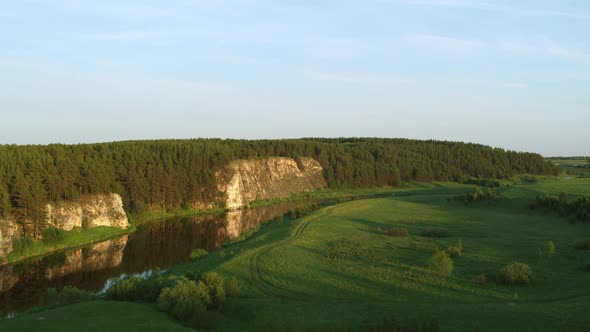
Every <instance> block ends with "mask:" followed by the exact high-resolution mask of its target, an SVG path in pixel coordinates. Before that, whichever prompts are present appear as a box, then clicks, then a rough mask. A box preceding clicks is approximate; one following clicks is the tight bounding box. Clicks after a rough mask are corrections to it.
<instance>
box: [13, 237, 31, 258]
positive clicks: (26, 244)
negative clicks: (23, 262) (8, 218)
mask: <svg viewBox="0 0 590 332" xmlns="http://www.w3.org/2000/svg"><path fill="white" fill-rule="evenodd" d="M34 244H35V240H33V238H32V237H30V236H23V237H19V238H16V239H14V240H12V248H13V250H12V252H11V254H14V255H19V256H23V255H26V253H27V252H28V251H29V250H30V249H31V248H32V247H33V245H34Z"/></svg>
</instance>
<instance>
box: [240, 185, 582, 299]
mask: <svg viewBox="0 0 590 332" xmlns="http://www.w3.org/2000/svg"><path fill="white" fill-rule="evenodd" d="M463 193H464V192H463ZM452 194H456V193H449V192H446V193H401V195H399V196H420V195H452ZM393 196H398V195H396V194H394V195H393ZM374 198H375V197H371V198H366V199H374ZM355 201H356V200H355ZM355 201H351V202H347V203H342V204H338V205H335V206H330V207H327V208H324V209H322V210H320V211H318V212H317V213H316V214H315V215H311V216H309V217H304V218H302V219H301V221H300V222H299V224H298V225H297V228H296V229H295V232H293V233H292V235H291V236H290V237H289V238H287V239H284V240H281V241H277V242H273V243H269V244H266V245H264V246H261V247H259V248H257V249H256V251H255V252H254V253H253V254H252V255H251V256H250V259H249V269H250V276H251V282H252V283H253V284H254V285H255V286H256V288H258V290H260V292H262V293H263V294H266V295H269V296H274V297H278V298H284V299H292V300H299V301H318V300H320V301H321V300H324V301H330V302H338V303H367V302H389V301H385V300H379V299H363V300H360V299H358V300H355V299H344V298H339V297H330V296H323V295H314V294H308V293H303V292H296V291H292V290H289V289H287V288H283V287H280V286H277V285H275V284H274V283H272V282H270V281H268V280H265V279H264V277H263V273H262V270H261V261H262V258H261V257H262V256H263V255H264V254H265V253H268V252H269V251H271V250H273V249H275V248H279V247H282V246H285V245H288V244H291V243H292V242H294V241H296V240H298V239H299V238H301V236H303V233H304V232H305V230H306V229H307V227H308V226H309V225H310V224H311V223H313V222H316V221H318V220H320V219H322V218H326V217H329V216H330V215H332V213H333V212H334V210H335V209H336V208H339V207H342V206H344V205H347V204H350V203H354V202H355ZM589 296H590V293H589V292H584V293H581V294H575V295H570V296H565V297H561V298H549V299H538V300H535V301H530V302H528V301H527V302H528V303H545V302H558V301H564V300H570V299H576V298H583V297H589ZM484 302H485V303H487V302H486V301H483V302H482V303H484Z"/></svg>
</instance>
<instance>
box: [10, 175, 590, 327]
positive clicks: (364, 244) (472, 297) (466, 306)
mask: <svg viewBox="0 0 590 332" xmlns="http://www.w3.org/2000/svg"><path fill="white" fill-rule="evenodd" d="M424 187H425V188H423V189H422V190H413V192H412V194H417V195H403V193H400V194H398V196H397V197H391V198H377V199H370V200H363V201H354V202H349V203H345V204H341V205H337V206H332V207H327V208H325V209H322V210H320V211H318V212H316V213H314V214H312V215H310V216H308V217H305V218H302V219H299V220H296V221H294V222H284V223H282V224H269V225H267V226H265V227H263V228H262V230H261V231H260V232H259V233H257V234H256V235H255V236H253V237H252V238H250V239H249V240H247V241H245V242H242V243H238V244H235V245H233V246H231V247H229V248H225V249H223V250H222V251H220V252H217V253H212V254H210V255H209V256H208V257H207V258H205V259H203V260H202V261H199V262H196V263H187V264H184V265H179V266H177V267H176V268H175V269H173V272H175V273H183V272H185V271H206V270H211V269H213V270H216V271H218V272H221V273H223V274H225V275H227V276H231V275H235V276H237V277H239V278H240V279H241V280H242V296H241V297H240V298H238V299H232V300H230V301H229V302H228V303H227V304H226V306H225V307H224V314H225V319H224V321H223V322H222V330H227V331H237V330H240V331H247V330H250V331H257V330H268V329H273V330H285V331H288V330H300V329H302V328H318V329H323V328H327V327H330V328H332V329H333V330H337V329H338V328H339V327H349V326H359V324H361V322H362V321H364V320H367V321H370V322H375V321H378V320H380V319H381V318H383V317H385V316H389V315H395V316H396V317H398V319H400V320H405V321H411V320H415V319H417V320H427V319H430V318H433V317H434V318H436V319H438V320H439V321H440V323H441V326H442V327H443V330H445V331H472V330H473V328H474V327H476V326H479V327H480V328H481V331H499V330H501V331H523V330H527V329H528V328H533V329H534V330H535V331H578V330H580V331H581V330H584V328H586V327H587V326H588V325H589V324H590V318H589V317H588V315H587V312H588V309H589V308H590V305H589V303H590V287H588V285H589V284H590V273H587V272H581V271H578V270H577V267H578V266H579V265H580V264H581V263H582V262H583V261H585V260H587V259H589V258H590V253H589V252H583V251H577V250H574V249H573V248H572V244H573V242H575V240H577V239H581V238H583V237H590V225H588V224H569V223H568V222H567V220H564V219H560V218H559V217H557V216H555V215H552V214H544V213H543V212H541V211H530V210H529V209H528V208H527V207H526V206H527V205H528V203H529V202H530V201H532V200H533V199H534V197H535V196H536V195H537V194H540V193H543V192H548V193H558V192H560V191H566V192H570V193H571V194H575V195H590V180H587V179H575V180H557V179H556V180H546V181H542V182H539V183H537V184H530V185H520V186H517V187H514V188H511V189H509V190H508V191H506V192H505V195H506V196H507V197H508V198H509V199H508V200H505V201H503V202H501V203H500V204H499V205H498V206H488V205H487V204H486V203H478V204H476V205H471V206H465V205H463V204H457V203H448V202H447V201H446V198H447V197H449V195H444V193H446V192H449V191H456V190H461V189H462V188H463V189H464V188H465V187H464V186H461V185H452V188H447V187H440V188H437V187H432V186H424ZM406 192H408V191H407V190H406ZM391 226H401V227H406V228H407V229H408V230H409V231H410V234H411V236H410V237H408V238H392V237H389V236H387V235H385V233H384V230H386V229H387V228H388V227H391ZM427 227H439V228H444V229H446V230H448V231H449V232H450V234H451V237H449V238H443V239H431V238H423V237H420V236H418V235H419V233H420V231H421V230H423V229H425V228H427ZM459 238H460V239H462V240H463V243H464V246H465V252H464V254H463V255H462V256H460V257H458V258H456V259H455V270H454V272H453V275H452V277H450V278H448V279H446V280H444V281H440V280H437V279H435V278H432V277H431V276H430V275H429V274H428V272H427V271H426V270H425V269H424V266H425V265H426V261H427V259H428V257H430V255H431V254H432V252H433V250H435V249H436V248H443V247H446V246H447V245H451V244H453V243H455V242H456V241H457V239H459ZM549 240H552V241H553V242H554V243H555V245H556V247H557V250H556V253H555V255H554V256H553V257H551V258H549V257H547V254H546V248H547V241H549ZM329 243H338V244H339V246H340V248H341V251H342V252H343V253H346V255H344V256H343V257H342V258H340V259H328V258H325V257H324V254H325V252H326V248H327V246H328V244H329ZM514 261H521V262H525V263H527V264H529V265H530V266H531V268H532V269H533V271H534V273H535V278H534V281H533V283H532V284H531V285H529V286H521V287H516V286H501V285H496V284H495V283H494V281H493V279H494V277H495V274H496V271H498V269H499V268H500V267H502V266H504V265H505V264H508V263H511V262H514ZM482 272H483V273H486V276H487V277H488V284H487V285H486V286H483V287H482V286H478V285H476V284H474V283H472V282H471V279H472V278H473V277H474V276H475V275H478V274H480V273H482ZM515 293H518V297H519V299H520V301H519V302H517V303H514V302H513V300H512V299H513V296H514V294H515ZM118 305H121V306H123V308H122V309H121V311H125V310H127V309H124V307H125V306H134V307H136V306H137V305H134V304H124V303H123V304H118ZM74 308H76V307H74ZM148 308H149V307H148ZM60 310H61V309H60ZM63 310H64V312H67V307H66V308H63ZM101 310H103V309H99V311H101ZM145 310H147V309H145ZM101 314H103V313H102V311H101ZM104 314H105V316H108V315H107V313H104ZM34 319H35V316H34V315H24V316H21V317H20V318H19V320H18V322H20V323H18V322H17V321H7V322H8V323H6V322H0V329H3V330H4V329H6V330H11V328H12V329H15V330H16V329H17V327H19V326H25V325H19V324H28V323H31V322H30V321H32V320H34ZM15 322H17V323H15ZM5 324H12V325H5ZM73 324H74V326H78V327H79V326H81V325H78V324H86V323H85V322H84V321H80V322H74V323H73Z"/></svg>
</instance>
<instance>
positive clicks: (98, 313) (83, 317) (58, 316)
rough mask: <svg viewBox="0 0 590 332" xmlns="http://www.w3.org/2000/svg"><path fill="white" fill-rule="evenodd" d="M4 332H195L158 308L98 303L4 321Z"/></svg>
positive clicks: (59, 308) (80, 304) (76, 305)
mask: <svg viewBox="0 0 590 332" xmlns="http://www.w3.org/2000/svg"><path fill="white" fill-rule="evenodd" d="M0 330H2V331H46V332H51V331H56V332H58V331H59V332H68V331H72V332H79V331H84V332H93V331H96V332H103V331H109V332H117V331H121V332H129V331H146V332H147V331H154V332H156V331H194V330H191V329H188V328H186V327H183V326H182V325H180V324H179V323H177V322H175V321H174V320H173V319H171V318H170V317H168V315H166V314H165V313H162V312H159V311H158V310H157V309H156V308H155V307H152V306H148V305H140V304H134V303H125V302H106V301H94V302H85V303H79V304H74V305H69V306H65V307H57V308H53V309H48V310H44V311H41V312H32V313H29V314H27V315H23V316H18V317H16V318H14V319H9V320H4V321H2V324H1V327H0Z"/></svg>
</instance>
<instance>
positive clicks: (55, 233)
mask: <svg viewBox="0 0 590 332" xmlns="http://www.w3.org/2000/svg"><path fill="white" fill-rule="evenodd" d="M65 237H66V236H65V233H64V231H63V230H61V229H57V228H55V227H53V226H48V227H47V228H46V229H45V231H44V232H43V243H45V244H47V245H54V244H58V243H60V242H62V241H63V240H64V239H65Z"/></svg>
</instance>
